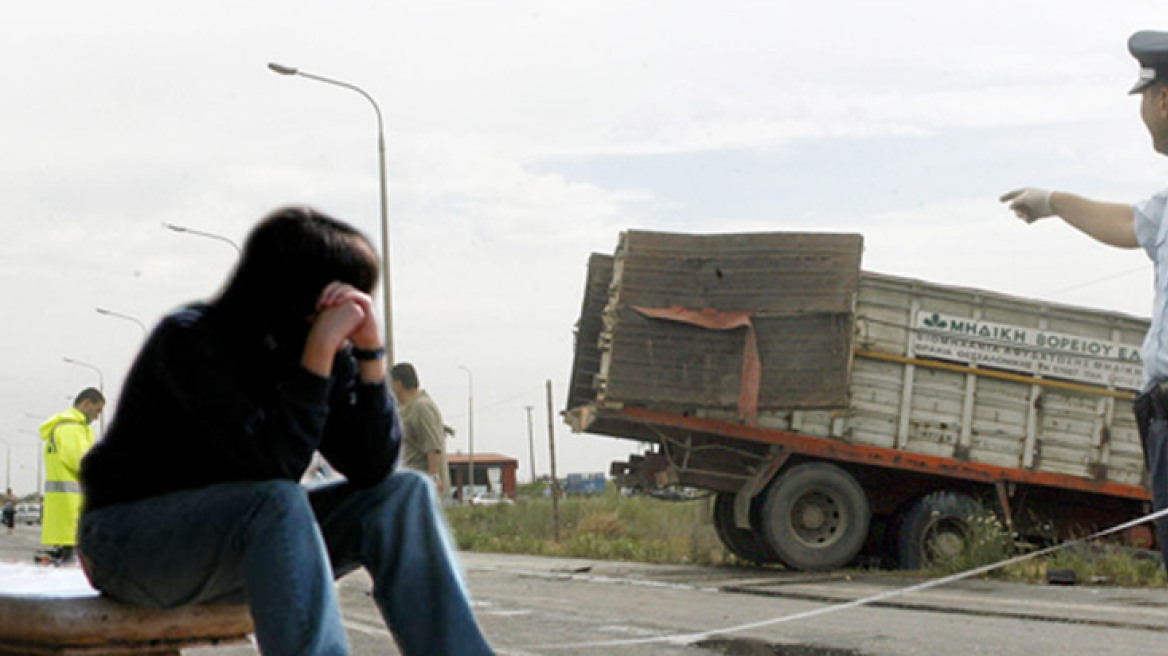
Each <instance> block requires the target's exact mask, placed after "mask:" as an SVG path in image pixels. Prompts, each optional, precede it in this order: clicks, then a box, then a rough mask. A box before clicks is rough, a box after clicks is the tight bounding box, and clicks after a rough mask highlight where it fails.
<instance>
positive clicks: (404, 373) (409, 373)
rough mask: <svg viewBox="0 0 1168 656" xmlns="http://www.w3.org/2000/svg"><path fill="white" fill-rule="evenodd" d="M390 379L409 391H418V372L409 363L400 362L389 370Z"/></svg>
mask: <svg viewBox="0 0 1168 656" xmlns="http://www.w3.org/2000/svg"><path fill="white" fill-rule="evenodd" d="M389 377H390V378H391V379H393V380H396V381H397V382H399V383H401V386H402V387H404V388H406V389H408V390H416V389H418V372H417V371H416V370H415V369H414V365H412V364H410V363H409V362H399V363H397V364H395V365H393V369H390V370H389Z"/></svg>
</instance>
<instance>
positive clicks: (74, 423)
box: [40, 387, 105, 565]
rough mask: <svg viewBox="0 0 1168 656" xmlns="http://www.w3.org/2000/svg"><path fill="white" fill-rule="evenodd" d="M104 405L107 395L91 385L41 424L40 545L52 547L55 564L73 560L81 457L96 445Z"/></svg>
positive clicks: (78, 504) (78, 507) (79, 511)
mask: <svg viewBox="0 0 1168 656" xmlns="http://www.w3.org/2000/svg"><path fill="white" fill-rule="evenodd" d="M104 408H105V396H103V395H102V393H101V392H100V391H99V390H97V389H95V388H92V387H88V388H86V389H84V390H82V391H81V393H80V394H78V395H77V398H76V400H74V401H73V407H72V408H69V409H68V410H65V411H64V412H58V413H57V414H55V415H53V416H52V417H49V418H48V420H46V421H45V423H43V424H41V430H40V433H41V439H42V440H43V441H44V450H45V502H44V510H43V511H42V514H41V522H42V524H41V544H43V545H45V546H46V547H49V548H50V553H49V558H50V559H51V562H52V564H55V565H62V564H65V563H68V562H71V561H72V560H73V551H74V547H75V546H76V545H77V520H78V518H79V517H80V516H81V505H82V503H83V501H84V496H83V495H82V493H81V478H80V476H79V473H80V471H81V457H82V456H84V455H85V453H86V452H87V451H89V449H90V448H91V447H92V446H93V427H92V426H90V424H92V423H93V422H94V421H95V420H96V419H97V418H98V417H99V416H100V415H101V411H102V409H104Z"/></svg>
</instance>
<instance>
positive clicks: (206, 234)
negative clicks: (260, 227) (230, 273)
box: [162, 223, 243, 255]
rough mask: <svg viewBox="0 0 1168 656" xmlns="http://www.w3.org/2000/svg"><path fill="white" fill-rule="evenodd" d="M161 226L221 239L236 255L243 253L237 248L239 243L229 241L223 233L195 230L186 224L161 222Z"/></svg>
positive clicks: (216, 239) (217, 239)
mask: <svg viewBox="0 0 1168 656" xmlns="http://www.w3.org/2000/svg"><path fill="white" fill-rule="evenodd" d="M162 227H164V228H166V229H167V230H173V231H175V232H185V233H188V234H192V235H195V236H198V237H206V238H207V239H214V240H215V241H221V242H223V243H225V244H229V245H230V246H231V247H232V248H234V249H235V254H236V255H242V254H243V251H241V250H239V244H237V243H235V242H233V241H231V240H230V239H228V238H227V237H224V236H223V235H217V234H215V233H213V232H203V231H202V230H195V229H194V228H188V227H186V226H180V225H175V224H173V223H163V224H162Z"/></svg>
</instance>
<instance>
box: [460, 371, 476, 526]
mask: <svg viewBox="0 0 1168 656" xmlns="http://www.w3.org/2000/svg"><path fill="white" fill-rule="evenodd" d="M458 368H459V369H462V370H463V371H465V372H466V441H467V451H468V452H469V453H470V455H469V456H468V457H467V465H466V469H467V478H469V479H470V491H471V496H474V486H475V476H474V375H473V374H471V372H470V369H467V368H466V367H464V366H462V365H461V364H460V365H458ZM462 501H463V503H465V502H466V501H467V499H463V500H462Z"/></svg>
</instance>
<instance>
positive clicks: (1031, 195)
mask: <svg viewBox="0 0 1168 656" xmlns="http://www.w3.org/2000/svg"><path fill="white" fill-rule="evenodd" d="M1053 193H1054V192H1053V191H1050V190H1047V189H1038V188H1036V187H1023V188H1022V189H1015V190H1014V191H1011V192H1010V193H1008V194H1006V195H1004V196H1002V197H1001V198H999V199H998V200H1000V201H1002V202H1003V203H1010V209H1011V210H1013V211H1014V214H1017V215H1018V218H1019V219H1022V220H1023V221H1025V222H1027V223H1034V222H1035V221H1037V220H1038V219H1043V218H1046V217H1048V216H1054V210H1052V209H1050V196H1051V194H1053Z"/></svg>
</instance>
